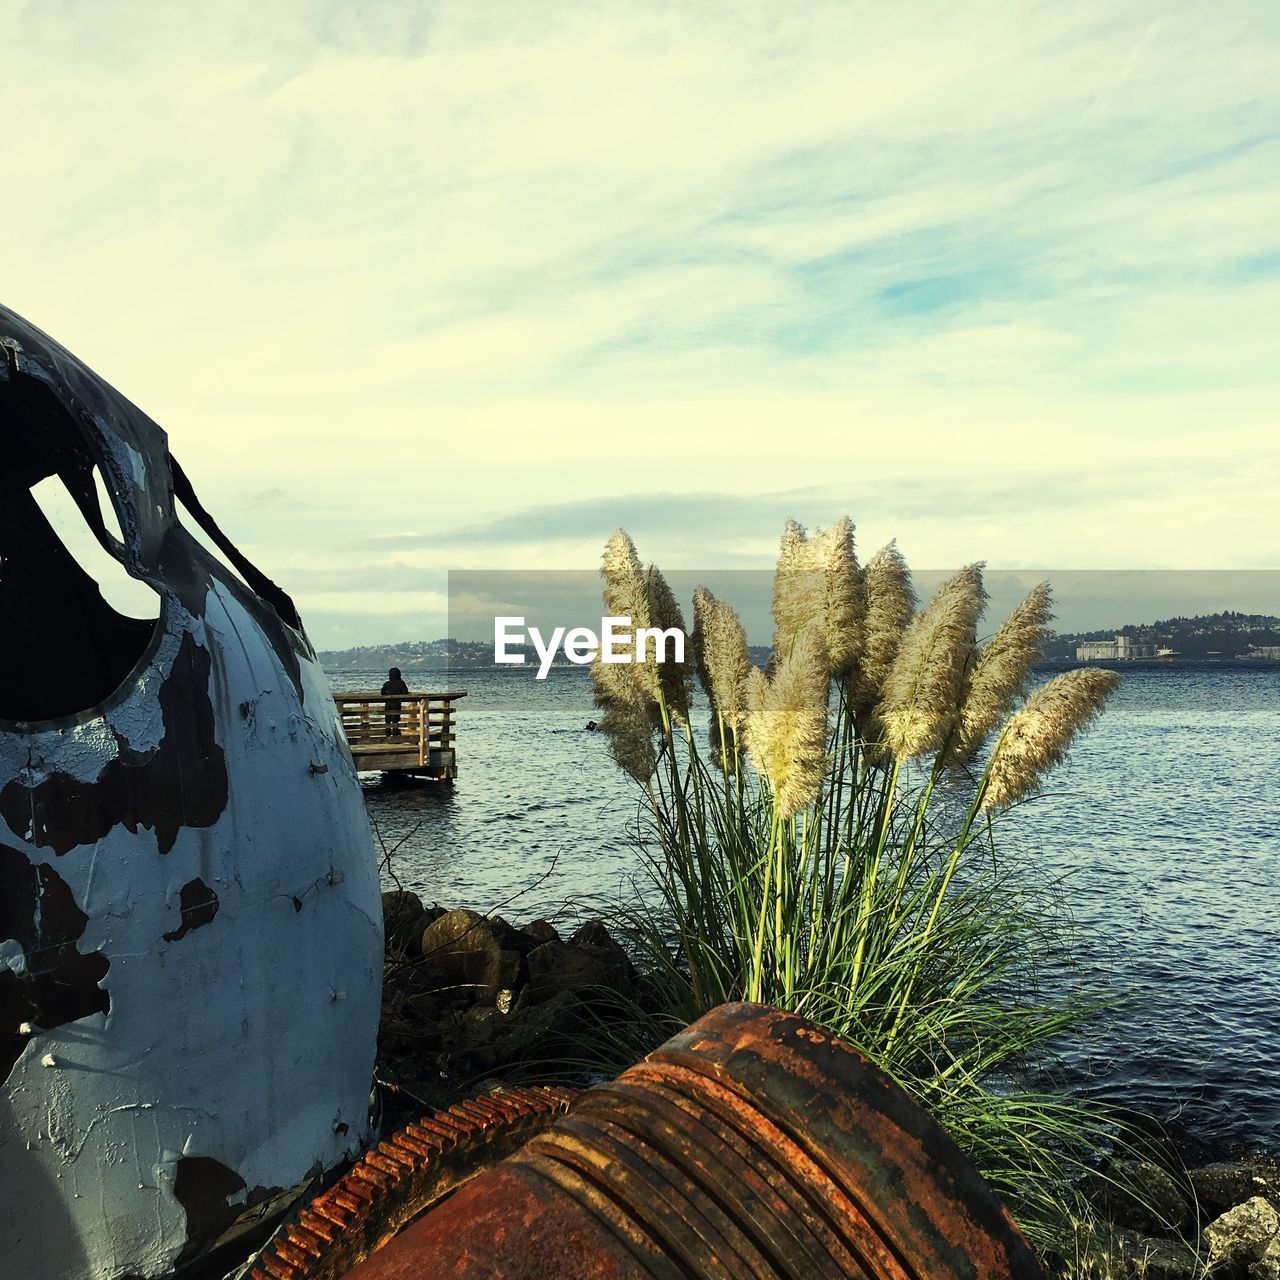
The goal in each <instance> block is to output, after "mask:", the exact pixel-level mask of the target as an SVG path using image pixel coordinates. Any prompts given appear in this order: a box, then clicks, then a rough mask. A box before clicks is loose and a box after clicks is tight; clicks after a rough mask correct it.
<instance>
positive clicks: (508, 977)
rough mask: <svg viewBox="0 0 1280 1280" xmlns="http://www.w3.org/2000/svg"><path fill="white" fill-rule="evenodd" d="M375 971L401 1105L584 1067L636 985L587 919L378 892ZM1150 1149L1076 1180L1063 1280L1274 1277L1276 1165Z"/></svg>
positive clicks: (389, 1086) (613, 945)
mask: <svg viewBox="0 0 1280 1280" xmlns="http://www.w3.org/2000/svg"><path fill="white" fill-rule="evenodd" d="M383 909H384V917H385V920H386V971H385V980H384V994H383V1012H382V1025H381V1030H380V1035H379V1051H378V1077H379V1081H380V1083H381V1084H382V1085H383V1086H384V1092H385V1093H386V1095H387V1096H388V1098H389V1099H391V1100H392V1105H394V1106H397V1107H398V1108H399V1109H402V1110H403V1111H404V1113H405V1115H406V1116H408V1115H410V1114H411V1113H413V1112H414V1111H415V1110H419V1109H421V1108H422V1107H424V1106H437V1105H440V1104H442V1103H444V1102H447V1101H449V1100H450V1099H452V1098H455V1097H457V1096H458V1095H459V1094H460V1093H464V1092H466V1091H468V1090H469V1089H474V1088H480V1087H483V1082H484V1081H486V1080H492V1079H497V1078H504V1077H505V1078H513V1077H520V1078H523V1079H528V1078H540V1079H564V1078H565V1077H566V1076H573V1075H575V1074H576V1075H578V1076H579V1077H585V1075H586V1071H587V1068H586V1066H585V1064H582V1063H581V1061H580V1057H579V1055H580V1053H581V1045H582V1036H583V1032H584V1030H586V1029H589V1028H599V1029H600V1030H601V1031H602V1032H607V1028H608V1026H609V1024H610V1021H611V1020H616V1019H617V1017H618V1014H619V1009H620V1007H621V1006H622V1004H623V1001H624V1000H627V999H635V998H637V997H638V996H639V995H640V980H639V977H638V975H637V973H636V971H635V968H634V966H633V965H632V963H631V961H630V959H629V958H628V956H627V954H626V952H625V951H624V950H623V948H622V947H621V946H620V945H619V944H618V942H617V941H616V940H615V939H614V938H613V937H611V936H610V934H609V931H608V930H607V929H606V928H605V926H604V925H603V924H601V923H600V922H599V921H591V922H588V923H586V924H584V925H582V926H581V927H580V928H578V929H577V930H576V931H575V932H574V933H573V934H572V935H571V936H569V937H567V938H564V937H561V935H560V933H559V932H558V931H557V930H556V929H555V928H554V927H553V926H552V925H550V924H549V923H547V922H546V921H545V920H534V921H531V922H529V923H527V924H523V925H518V926H517V925H512V924H510V923H508V922H507V921H506V920H504V919H503V918H502V917H501V916H482V915H479V914H478V913H476V912H474V911H467V910H463V909H455V910H446V909H445V908H443V907H441V906H438V905H433V906H425V905H424V904H423V902H422V900H421V899H420V898H419V897H418V896H417V895H416V894H413V893H408V892H404V891H395V892H389V893H386V894H384V895H383ZM1153 1132H1154V1133H1157V1134H1158V1135H1159V1136H1158V1137H1157V1138H1153V1140H1152V1144H1151V1150H1152V1157H1153V1158H1151V1159H1141V1160H1138V1159H1129V1158H1116V1159H1112V1160H1110V1161H1102V1162H1100V1167H1099V1169H1098V1172H1097V1173H1096V1175H1095V1176H1094V1177H1093V1178H1092V1179H1091V1180H1090V1181H1089V1183H1088V1184H1087V1185H1086V1186H1084V1187H1083V1188H1082V1190H1083V1191H1084V1193H1085V1196H1086V1198H1087V1199H1088V1200H1089V1201H1090V1203H1091V1204H1092V1205H1093V1207H1094V1208H1095V1209H1096V1210H1097V1211H1098V1214H1099V1217H1100V1219H1101V1221H1102V1224H1103V1225H1101V1226H1096V1225H1095V1226H1090V1227H1086V1228H1082V1229H1081V1231H1080V1233H1079V1238H1078V1240H1077V1246H1076V1256H1075V1257H1074V1258H1063V1259H1061V1260H1060V1269H1061V1273H1062V1274H1063V1275H1065V1276H1070V1277H1080V1278H1081V1280H1083V1278H1086V1277H1088V1278H1091V1280H1126V1278H1128V1277H1145V1278H1146V1280H1196V1278H1197V1277H1201V1276H1212V1277H1214V1280H1280V1166H1278V1165H1277V1163H1276V1161H1275V1160H1274V1159H1272V1158H1270V1157H1268V1156H1265V1155H1261V1154H1258V1153H1250V1152H1231V1153H1218V1157H1217V1158H1213V1159H1205V1158H1203V1156H1201V1157H1199V1158H1193V1157H1192V1156H1191V1154H1190V1149H1189V1148H1188V1147H1186V1146H1185V1145H1180V1144H1179V1143H1178V1142H1176V1141H1175V1140H1173V1139H1170V1138H1169V1137H1168V1135H1167V1134H1165V1133H1164V1132H1163V1131H1162V1130H1159V1128H1158V1126H1156V1127H1154V1128H1153Z"/></svg>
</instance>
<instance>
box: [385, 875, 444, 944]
mask: <svg viewBox="0 0 1280 1280" xmlns="http://www.w3.org/2000/svg"><path fill="white" fill-rule="evenodd" d="M437 910H439V908H437ZM428 923H429V917H428V913H427V909H426V907H424V906H423V905H422V899H421V898H420V897H418V895H417V894H416V893H411V892H410V891H409V890H408V889H391V890H388V891H387V892H386V893H384V894H383V895H382V927H383V930H384V931H385V933H386V938H387V942H386V947H387V950H388V951H398V952H405V951H411V950H413V949H414V947H415V945H416V943H417V941H418V939H419V938H421V937H422V931H423V929H425V928H426V926H427V924H428Z"/></svg>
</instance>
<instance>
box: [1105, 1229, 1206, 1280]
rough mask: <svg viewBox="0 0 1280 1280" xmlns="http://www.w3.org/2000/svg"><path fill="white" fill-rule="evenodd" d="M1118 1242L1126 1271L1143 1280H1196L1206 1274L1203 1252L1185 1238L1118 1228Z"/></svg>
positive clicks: (1116, 1239) (1116, 1237)
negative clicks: (1157, 1236) (1197, 1251)
mask: <svg viewBox="0 0 1280 1280" xmlns="http://www.w3.org/2000/svg"><path fill="white" fill-rule="evenodd" d="M1115 1241H1116V1244H1117V1245H1118V1246H1119V1252H1120V1255H1121V1257H1122V1259H1123V1260H1124V1262H1125V1266H1126V1273H1127V1274H1129V1275H1132V1276H1135V1277H1141V1280H1197V1277H1199V1276H1200V1275H1202V1274H1203V1271H1204V1265H1203V1263H1202V1262H1201V1260H1200V1255H1199V1254H1197V1253H1196V1251H1195V1250H1194V1249H1193V1248H1192V1247H1191V1246H1190V1245H1189V1244H1186V1243H1185V1242H1184V1241H1181V1240H1168V1239H1157V1238H1156V1237H1154V1236H1145V1235H1141V1234H1139V1233H1137V1232H1132V1231H1118V1232H1117V1233H1116V1236H1115Z"/></svg>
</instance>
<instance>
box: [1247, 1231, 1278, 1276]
mask: <svg viewBox="0 0 1280 1280" xmlns="http://www.w3.org/2000/svg"><path fill="white" fill-rule="evenodd" d="M1249 1280H1280V1240H1272V1242H1271V1243H1270V1244H1269V1245H1267V1247H1266V1250H1265V1251H1264V1252H1263V1255H1262V1257H1260V1258H1255V1259H1254V1260H1253V1261H1252V1262H1251V1263H1249Z"/></svg>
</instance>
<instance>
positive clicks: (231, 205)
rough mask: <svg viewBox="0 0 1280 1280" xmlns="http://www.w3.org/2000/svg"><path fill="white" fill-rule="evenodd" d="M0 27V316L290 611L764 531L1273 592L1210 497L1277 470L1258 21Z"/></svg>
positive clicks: (588, 11) (107, 13)
mask: <svg viewBox="0 0 1280 1280" xmlns="http://www.w3.org/2000/svg"><path fill="white" fill-rule="evenodd" d="M9 10H10V11H9V12H7V14H6V18H5V32H6V38H5V41H4V43H3V45H0V104H2V105H3V106H4V109H5V116H6V118H7V119H9V120H10V121H16V122H20V127H16V128H13V129H11V130H10V131H9V134H8V135H7V139H6V163H5V173H4V176H3V178H0V182H3V183H4V187H5V190H4V194H5V197H6V198H5V199H4V201H3V206H2V207H3V214H2V215H0V218H2V220H3V221H2V225H3V229H4V231H5V239H6V243H7V244H9V245H10V246H12V247H14V248H15V252H13V253H12V254H11V255H10V256H9V258H8V260H7V261H6V297H5V302H6V303H7V304H8V305H10V306H14V307H15V308H16V309H17V310H19V311H20V312H23V313H24V314H26V315H28V316H29V318H30V319H32V320H33V321H34V322H35V323H37V324H39V325H40V326H41V327H43V328H45V329H46V330H47V331H49V332H51V333H53V335H54V336H55V337H57V338H58V339H59V340H60V341H63V342H64V343H66V344H67V345H68V346H70V347H71V348H72V349H73V350H75V351H76V352H77V353H79V354H81V355H82V356H83V357H84V358H85V359H86V360H87V361H88V362H89V363H90V364H91V365H93V366H94V367H96V368H98V369H99V370H100V371H101V372H102V373H103V374H104V375H105V376H107V377H108V379H109V380H110V381H112V382H113V383H114V384H115V385H117V386H118V387H119V388H120V389H121V390H122V391H123V392H125V394H127V395H129V396H130V397H131V398H132V399H134V400H135V401H136V402H137V403H139V404H140V405H141V406H142V407H143V408H144V409H146V410H147V411H148V412H149V413H151V414H152V415H153V416H154V417H156V418H157V420H158V421H160V422H161V423H162V424H163V425H164V426H165V427H166V429H167V430H168V431H169V432H170V436H171V439H172V441H173V446H174V450H175V453H177V454H178V456H180V457H181V458H182V459H183V463H184V467H185V468H186V469H187V471H188V473H189V474H190V475H191V476H192V478H193V481H194V482H195V483H196V485H197V488H198V489H199V491H200V492H201V495H202V498H203V499H204V501H205V503H206V505H207V506H208V507H209V509H210V510H211V511H212V512H213V513H214V514H215V516H216V517H217V518H218V519H219V521H220V523H222V524H223V525H224V527H225V528H226V529H227V532H228V533H229V534H230V535H231V536H232V537H234V538H235V539H236V540H237V542H239V543H240V544H241V545H244V546H246V549H247V548H248V547H250V546H251V547H252V548H253V551H252V554H253V555H254V557H255V559H257V560H258V561H259V562H260V563H261V564H262V566H263V568H264V569H265V570H266V571H268V572H270V573H272V575H273V576H275V577H277V578H280V579H281V580H282V581H286V580H287V578H288V572H287V571H288V570H289V569H290V567H291V566H293V565H295V564H296V565H299V566H302V567H307V566H313V567H316V568H332V569H334V570H335V571H337V570H340V569H346V570H349V571H351V572H352V573H356V574H359V573H362V572H366V571H367V570H366V566H368V565H369V564H370V562H371V561H373V560H376V561H377V563H378V564H380V565H382V566H383V567H387V568H395V567H397V566H399V565H402V564H403V562H404V555H405V554H407V553H408V550H409V549H410V546H411V545H412V544H411V543H410V542H409V541H402V542H400V543H397V542H396V540H395V539H394V538H390V537H388V538H386V539H385V540H384V542H383V543H382V545H381V548H380V551H379V552H378V554H377V556H375V554H374V551H373V546H374V543H373V540H374V539H377V538H379V536H380V535H387V534H394V533H395V532H396V531H407V530H418V531H421V533H422V539H421V542H420V544H419V545H418V547H417V549H418V550H419V551H420V552H421V551H429V550H431V549H432V548H434V549H435V550H436V551H437V553H438V554H439V556H440V557H441V559H440V561H439V563H438V564H437V566H436V567H437V568H439V569H440V570H441V571H442V570H443V568H444V567H445V566H446V565H448V564H451V563H456V560H457V558H458V557H463V556H470V555H477V556H478V555H480V554H482V553H483V554H484V555H486V556H490V557H492V556H497V555H500V554H502V555H506V556H508V557H510V558H511V559H512V560H513V561H514V560H520V561H521V562H523V561H525V560H530V561H532V560H536V558H537V557H538V556H540V555H541V556H543V557H545V556H547V555H552V554H555V555H565V554H572V555H574V556H577V555H579V554H581V555H583V556H584V557H586V556H589V557H590V558H591V559H594V556H595V554H596V551H595V549H594V544H595V542H596V540H597V539H598V536H599V529H598V527H597V526H604V527H605V528H606V532H607V529H609V528H612V527H613V526H614V525H616V524H618V523H637V524H638V525H639V526H640V527H643V528H645V529H646V531H647V532H649V534H650V536H651V537H652V538H653V539H654V540H655V541H656V542H657V543H659V544H660V545H661V546H662V547H663V548H668V547H670V548H673V549H678V548H679V547H680V545H681V539H682V537H686V536H688V537H693V536H696V537H698V538H701V539H703V540H704V542H705V541H707V540H709V541H710V544H711V545H713V546H715V547H717V548H718V554H722V555H724V556H726V557H729V558H730V561H732V562H736V560H734V557H751V556H758V557H760V558H761V562H763V561H764V560H765V559H767V555H768V549H769V547H770V546H771V544H772V542H773V540H774V537H775V528H774V526H775V525H776V523H777V520H778V518H779V515H780V513H781V512H782V507H783V503H784V501H785V500H789V499H787V498H786V495H793V496H795V500H796V501H798V502H799V503H800V504H801V506H802V507H803V508H804V509H805V514H806V517H807V518H809V519H811V520H814V519H818V518H830V515H831V514H834V512H838V511H841V510H846V509H848V510H850V511H852V512H853V513H854V514H855V515H857V516H858V517H859V519H861V520H863V521H864V523H870V524H871V525H872V526H873V529H871V530H868V534H869V536H871V535H872V534H874V537H876V538H881V539H883V538H885V537H888V536H893V535H894V534H899V535H901V536H904V537H908V536H909V537H910V538H912V539H913V540H917V541H918V542H919V543H920V544H921V545H922V546H923V547H924V548H925V549H926V554H929V555H933V554H934V548H943V547H946V546H947V545H948V544H956V543H958V542H959V541H961V540H964V541H968V540H969V539H972V540H973V541H974V542H977V543H980V544H981V545H980V546H977V547H976V548H975V549H974V553H975V554H985V555H987V556H988V557H990V558H992V559H993V560H995V559H999V558H1002V557H1003V558H1005V559H1023V560H1026V559H1031V560H1039V561H1041V562H1052V561H1055V560H1059V561H1060V560H1061V559H1062V558H1066V559H1069V560H1077V561H1078V560H1080V559H1088V560H1090V561H1091V562H1093V563H1112V562H1114V560H1113V557H1114V556H1115V555H1124V554H1128V555H1130V556H1132V557H1133V558H1134V561H1135V562H1142V563H1156V562H1160V561H1162V560H1163V561H1164V562H1168V563H1178V564H1193V563H1196V564H1203V563H1227V562H1232V563H1235V562H1239V561H1241V559H1243V560H1245V561H1246V562H1249V563H1253V564H1267V563H1274V562H1275V559H1276V556H1277V554H1278V553H1280V541H1278V540H1277V538H1278V535H1277V534H1276V533H1275V531H1274V529H1273V528H1271V527H1270V525H1269V524H1268V523H1267V522H1266V521H1264V520H1263V519H1262V518H1261V516H1260V514H1259V513H1260V512H1261V511H1264V510H1266V509H1267V506H1268V504H1269V501H1270V499H1269V490H1268V488H1267V486H1268V485H1270V484H1273V482H1274V479H1275V475H1274V467H1271V468H1268V466H1267V465H1259V466H1257V467H1246V468H1242V469H1238V470H1236V471H1234V472H1228V471H1223V470H1222V467H1223V466H1224V465H1225V464H1224V463H1223V459H1231V458H1255V457H1257V456H1258V455H1259V453H1260V449H1261V447H1262V445H1263V443H1264V442H1265V440H1266V439H1267V438H1269V435H1270V434H1271V433H1274V431H1275V429H1276V421H1275V408H1276V383H1275V375H1274V372H1273V365H1274V359H1273V353H1272V352H1271V350H1270V347H1271V345H1272V344H1271V333H1272V331H1273V327H1274V326H1273V317H1274V315H1275V313H1276V310H1277V306H1278V305H1280V276H1278V275H1277V272H1276V270H1275V263H1276V261H1277V260H1278V259H1277V254H1278V253H1280V241H1278V239H1277V233H1276V231H1275V229H1274V222H1275V219H1274V212H1273V211H1274V208H1275V207H1276V204H1277V200H1278V199H1280V151H1278V149H1277V144H1276V139H1275V136H1274V134H1273V133H1272V132H1269V131H1267V130H1266V129H1265V128H1264V127H1263V124H1264V122H1265V121H1267V120H1269V119H1271V118H1272V117H1274V115H1275V113H1276V108H1277V106H1278V105H1280V104H1278V103H1277V101H1276V99H1277V89H1276V85H1277V83H1278V82H1280V81H1278V80H1277V77H1276V76H1275V58H1276V46H1277V37H1276V34H1275V32H1274V29H1273V28H1272V27H1271V26H1270V25H1268V23H1267V22H1266V11H1265V10H1264V9H1263V8H1262V7H1261V6H1260V5H1256V4H1251V3H1247V4H1244V5H1240V6H1235V7H1233V8H1231V9H1230V10H1221V9H1213V10H1211V9H1208V8H1205V7H1203V6H1195V5H1190V4H1181V5H1174V6H1172V7H1166V8H1165V9H1164V10H1162V12H1161V15H1160V17H1159V19H1158V20H1152V18H1151V12H1150V9H1149V7H1148V6H1145V5H1140V4H1137V3H1136V2H1130V3H1125V2H1122V3H1120V4H1116V5H1105V6H1104V5H1101V4H1097V5H1092V6H1089V5H1083V6H1081V5H1077V6H1057V7H1053V6H1044V5H1040V4H1033V3H1029V2H1028V3H1021V4H1015V5H1012V6H1010V5H1008V4H996V3H994V2H993V0H990V2H989V0H978V3H975V4H970V5H965V6H963V7H962V8H957V7H952V8H950V9H948V8H946V7H945V6H944V7H938V6H935V5H931V4H926V3H924V2H923V0H920V2H919V3H909V4H904V5H898V6H883V5H881V6H873V5H862V4H857V5H849V4H844V3H835V2H834V0H833V2H831V3H823V2H819V3H816V4H813V5H806V6H805V8H804V11H803V13H800V12H799V11H797V12H796V13H795V14H794V15H791V16H786V17H782V18H780V17H779V16H778V10H777V7H776V6H774V5H767V4H765V3H763V0H759V2H755V0H734V2H733V3H728V2H727V0H726V2H725V3H717V2H716V0H708V2H707V3H704V4H699V5H697V6H686V7H684V8H680V7H675V8H672V7H666V8H653V7H644V6H638V7H631V8H627V7H624V6H612V7H610V6H583V5H576V4H570V3H563V4H560V3H534V4H517V3H514V2H510V3H498V4H492V5H484V6H477V5H473V4H467V3H463V2H461V0H442V2H440V3H435V4H432V5H429V6H407V5H403V4H401V3H398V2H396V3H393V2H392V0H382V2H374V3H371V4H369V5H362V6H360V8H359V10H358V11H357V10H354V9H351V8H349V7H348V8H345V9H344V8H343V7H342V6H338V5H335V4H332V3H331V2H330V0H284V2H283V3H280V4H277V5H272V6H271V7H270V9H269V10H263V9H262V7H261V6H250V5H248V3H247V0H227V3H226V4H224V5H219V6H216V7H212V8H205V9H203V10H198V11H197V10H188V9H186V8H181V7H175V6H169V7H164V6H159V7H158V6H154V5H146V4H143V3H141V0H139V2H138V3H130V2H127V0H113V2H110V3H102V4H89V3H87V2H85V0H63V2H62V3H58V4H34V3H28V4H16V5H10V6H9ZM246 33H252V38H251V39H249V38H246ZM18 247H20V250H21V251H20V252H18V251H17V249H18ZM1153 459H1159V465H1158V472H1159V475H1160V476H1162V477H1163V481H1162V483H1163V484H1164V485H1165V486H1166V488H1167V490H1168V492H1169V493H1172V494H1177V495H1178V497H1177V502H1178V510H1177V512H1176V513H1175V512H1173V511H1171V509H1170V508H1169V506H1168V504H1165V505H1163V506H1162V504H1161V502H1160V499H1159V494H1158V493H1157V492H1156V486H1154V485H1153V484H1152V483H1151V482H1150V481H1149V480H1148V479H1147V478H1146V477H1147V475H1148V474H1149V473H1150V469H1151V466H1152V460H1153ZM278 493H287V494H288V499H287V500H286V499H285V498H284V497H283V496H272V495H278ZM615 494H623V495H625V494H633V495H638V496H636V497H635V498H622V499H615V498H612V497H608V496H607V495H615ZM806 494H811V495H812V502H809V500H808V499H807V498H806V497H804V495H806ZM644 495H650V496H649V497H645V496H644ZM697 495H705V496H704V497H698V496H697ZM828 495H830V497H828ZM664 502H665V505H664ZM829 502H830V503H831V504H832V507H833V509H828V503H829ZM619 503H620V504H621V505H620V506H618V505H615V506H612V507H610V505H609V504H619ZM806 503H808V505H806ZM890 504H894V505H893V507H892V509H890ZM1037 507H1038V508H1039V509H1040V510H1043V511H1045V512H1048V513H1050V514H1051V519H1038V518H1037V515H1036V509H1037ZM517 513H526V514H525V516H523V517H521V516H518V515H517ZM1175 517H1176V518H1175ZM558 520H563V521H564V523H563V524H557V523H556V522H557V521H558ZM522 521H523V523H522ZM751 521H755V523H754V524H752V523H751ZM485 538H488V539H489V542H487V543H486V542H485ZM504 542H505V544H506V549H505V551H504V549H503V544H504ZM1099 557H1103V559H1101V560H1100V559H1099ZM420 567H421V566H420ZM304 582H305V579H303V580H300V583H299V587H298V589H297V594H298V595H299V600H300V605H301V607H302V608H303V610H304V612H306V611H308V609H309V608H310V607H314V608H315V609H317V610H320V609H321V608H322V605H321V603H320V598H319V596H318V597H317V599H316V601H315V602H313V605H311V606H309V603H308V599H307V595H306V590H307V588H306V587H305V586H304V585H303V584H304ZM328 589H329V588H325V587H317V590H318V591H325V590H328ZM378 589H379V590H385V591H387V592H389V593H395V592H396V591H398V590H405V591H412V590H417V589H418V588H416V587H413V586H408V585H406V586H404V587H403V588H401V587H397V586H396V585H395V584H394V582H393V583H391V584H389V585H388V584H384V583H382V582H381V580H379V588H378ZM431 589H434V588H431ZM326 607H327V606H326ZM389 608H390V606H389ZM379 616H381V615H379ZM344 625H345V624H344ZM369 625H370V627H372V626H374V625H375V621H374V620H373V618H372V617H371V620H370V623H369ZM377 625H383V623H382V622H378V623H377ZM367 638H370V639H377V638H378V637H377V636H376V635H373V634H370V635H369V636H368V637H367Z"/></svg>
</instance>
